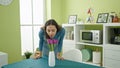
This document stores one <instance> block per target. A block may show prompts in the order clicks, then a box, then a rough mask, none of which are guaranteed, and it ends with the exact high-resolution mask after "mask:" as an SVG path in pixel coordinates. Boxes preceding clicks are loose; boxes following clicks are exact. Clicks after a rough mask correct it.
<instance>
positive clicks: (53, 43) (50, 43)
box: [47, 39, 58, 51]
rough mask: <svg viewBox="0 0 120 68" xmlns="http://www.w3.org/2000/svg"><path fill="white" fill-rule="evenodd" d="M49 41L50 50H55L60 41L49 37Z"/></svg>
mask: <svg viewBox="0 0 120 68" xmlns="http://www.w3.org/2000/svg"><path fill="white" fill-rule="evenodd" d="M47 43H48V46H49V50H50V51H54V47H55V45H56V44H57V43H58V40H57V39H47Z"/></svg>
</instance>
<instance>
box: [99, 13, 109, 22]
mask: <svg viewBox="0 0 120 68" xmlns="http://www.w3.org/2000/svg"><path fill="white" fill-rule="evenodd" d="M108 16H109V13H99V14H98V17H97V23H107V20H108Z"/></svg>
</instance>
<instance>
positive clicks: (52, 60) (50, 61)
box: [48, 51, 55, 67]
mask: <svg viewBox="0 0 120 68" xmlns="http://www.w3.org/2000/svg"><path fill="white" fill-rule="evenodd" d="M48 64H49V66H50V67H54V66H55V53H54V51H49V59H48Z"/></svg>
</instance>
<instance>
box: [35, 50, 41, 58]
mask: <svg viewBox="0 0 120 68" xmlns="http://www.w3.org/2000/svg"><path fill="white" fill-rule="evenodd" d="M41 57H42V52H41V51H35V54H34V59H38V58H41Z"/></svg>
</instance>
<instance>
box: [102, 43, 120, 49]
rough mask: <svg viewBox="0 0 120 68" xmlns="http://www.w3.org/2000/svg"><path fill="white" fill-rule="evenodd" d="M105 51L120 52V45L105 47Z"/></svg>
mask: <svg viewBox="0 0 120 68" xmlns="http://www.w3.org/2000/svg"><path fill="white" fill-rule="evenodd" d="M104 49H110V50H120V45H112V44H110V45H105V46H104Z"/></svg>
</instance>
